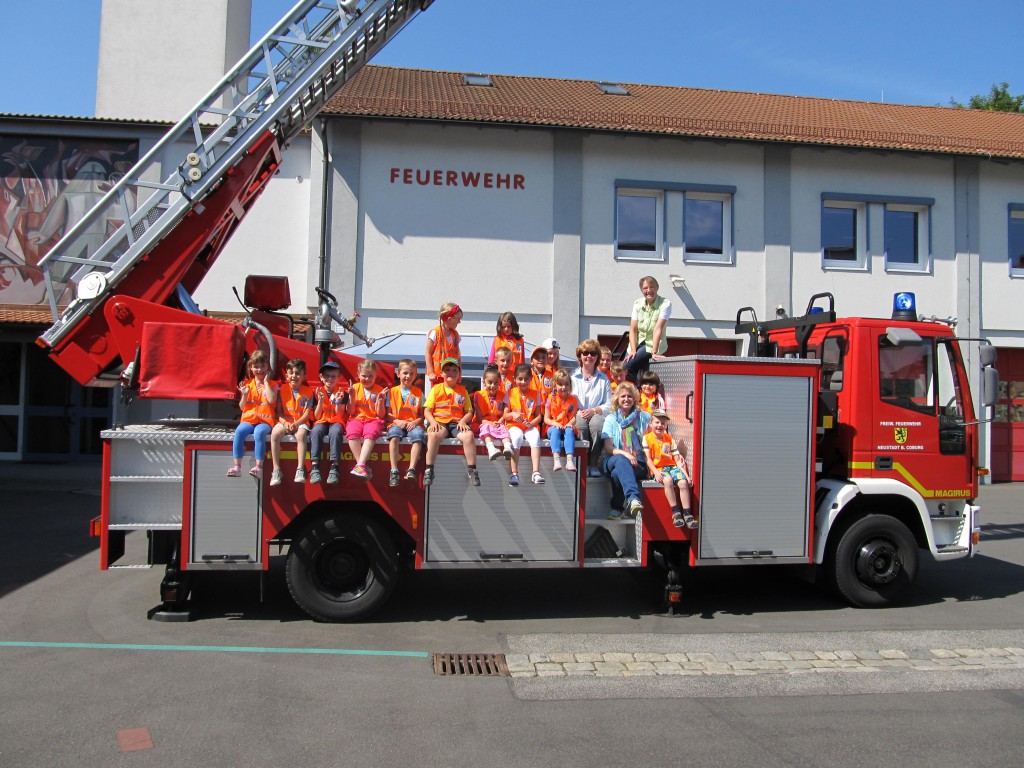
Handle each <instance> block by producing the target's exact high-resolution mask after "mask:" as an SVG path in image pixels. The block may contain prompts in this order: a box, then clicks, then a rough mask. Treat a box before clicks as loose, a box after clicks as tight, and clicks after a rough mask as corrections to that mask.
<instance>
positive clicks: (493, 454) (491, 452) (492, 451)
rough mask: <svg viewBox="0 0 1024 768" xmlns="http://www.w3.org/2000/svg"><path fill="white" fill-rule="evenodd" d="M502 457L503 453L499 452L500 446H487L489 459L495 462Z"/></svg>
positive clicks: (492, 444)
mask: <svg viewBox="0 0 1024 768" xmlns="http://www.w3.org/2000/svg"><path fill="white" fill-rule="evenodd" d="M499 456H501V451H499V450H498V446H496V445H495V444H494V443H488V444H487V458H488V459H490V460H491V461H494V460H495V459H496V458H498V457H499Z"/></svg>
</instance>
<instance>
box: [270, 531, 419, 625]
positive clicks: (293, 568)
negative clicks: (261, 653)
mask: <svg viewBox="0 0 1024 768" xmlns="http://www.w3.org/2000/svg"><path fill="white" fill-rule="evenodd" d="M398 573H399V569H398V553H397V552H396V550H395V544H394V541H393V540H392V538H391V534H390V533H388V531H387V529H386V528H385V527H384V526H383V525H381V524H380V523H379V522H377V521H376V520H374V519H372V518H370V517H367V516H366V515H362V514H359V513H351V514H345V513H339V514H337V515H334V516H333V517H328V518H321V519H319V520H315V521H313V522H312V523H310V525H309V526H307V527H306V528H305V529H303V530H302V532H301V533H300V534H299V535H298V536H297V537H296V538H295V539H294V540H293V541H292V545H291V548H290V549H289V550H288V561H287V564H286V565H285V580H286V581H287V583H288V591H289V592H290V593H291V596H292V599H293V600H295V602H296V604H297V605H298V606H299V607H300V608H302V610H304V611H305V612H306V613H308V614H309V615H310V616H312V617H313V618H315V619H320V620H321V621H356V620H358V619H362V618H365V617H367V616H369V615H370V614H371V613H373V612H374V611H376V610H377V609H378V608H380V607H381V606H382V605H384V603H385V602H386V601H387V599H388V597H390V596H391V593H392V592H393V591H394V589H395V585H396V584H397V583H398Z"/></svg>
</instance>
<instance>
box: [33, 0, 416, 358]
mask: <svg viewBox="0 0 1024 768" xmlns="http://www.w3.org/2000/svg"><path fill="white" fill-rule="evenodd" d="M432 2H433V0H333V1H332V2H327V1H326V0H303V1H302V2H299V3H298V4H296V5H295V7H294V8H292V10H291V11H290V12H289V13H288V14H287V15H286V16H285V17H284V18H283V19H282V20H281V21H280V22H279V23H278V24H277V26H276V27H275V28H274V29H273V30H271V31H270V32H269V33H268V34H267V35H266V36H265V37H264V38H263V39H262V40H260V41H259V42H258V43H257V44H256V45H255V46H254V47H253V48H252V50H250V51H249V53H248V54H247V55H246V56H245V57H244V58H243V59H242V61H241V62H239V64H238V65H236V66H235V68H234V69H232V70H231V71H230V72H228V73H227V74H226V75H225V76H224V78H223V79H222V80H221V81H220V82H219V83H218V84H217V85H216V87H215V88H214V89H213V90H212V91H211V92H210V93H209V94H208V95H207V96H206V97H205V98H204V99H203V100H202V101H200V102H199V103H198V104H197V105H196V106H195V107H194V108H193V109H192V110H191V111H190V112H189V114H187V115H186V116H185V117H183V118H182V119H181V120H180V121H179V122H178V123H177V124H176V125H175V126H174V127H173V128H172V129H171V130H170V131H169V132H168V133H167V134H166V135H165V136H164V137H163V138H162V139H161V140H160V141H159V142H158V143H157V144H156V145H155V146H154V147H153V148H152V149H151V150H150V151H149V152H147V153H146V155H145V156H144V157H143V158H142V159H141V160H140V161H139V162H138V163H137V164H136V165H135V167H134V168H132V170H131V171H129V172H128V174H127V175H126V176H125V177H124V178H122V179H121V180H120V181H119V182H118V183H117V184H115V185H114V186H113V187H112V188H111V189H110V190H109V191H108V192H107V193H106V194H105V195H104V196H103V198H102V199H101V200H100V201H99V202H98V203H97V204H96V205H95V206H94V207H93V208H92V209H91V210H90V211H88V212H87V213H86V214H85V216H84V217H83V218H82V219H81V220H80V221H78V222H77V223H76V224H75V226H74V227H72V228H71V229H70V230H69V231H68V232H67V234H65V236H64V237H63V238H62V239H61V240H60V242H58V243H57V244H56V245H55V246H54V248H53V249H52V250H51V251H50V253H49V254H47V256H46V257H45V258H44V259H43V260H42V261H41V262H40V266H41V267H42V269H43V274H44V278H45V281H46V290H47V296H48V299H49V304H50V311H51V313H52V314H53V318H54V324H53V325H52V326H51V327H50V328H49V329H48V330H47V331H46V332H45V333H44V334H43V335H42V336H41V337H40V339H39V343H40V344H41V345H42V346H45V347H48V348H50V349H54V348H55V347H57V346H58V345H60V344H62V343H67V341H68V339H69V337H70V336H71V335H73V333H74V331H75V329H76V327H78V325H79V324H80V323H81V322H82V321H83V320H85V319H86V318H88V317H89V316H90V315H92V314H93V313H95V312H97V310H99V309H100V308H101V306H102V304H103V302H104V301H105V299H106V298H107V297H108V296H110V295H112V294H113V292H114V291H113V289H114V288H115V287H116V286H117V285H118V283H120V282H121V281H122V280H123V279H124V278H125V277H126V276H127V275H128V274H129V273H130V272H131V270H132V269H133V267H134V266H135V265H136V264H137V263H138V262H139V261H140V260H142V259H143V258H144V257H145V256H146V255H147V254H148V253H149V252H150V251H152V249H153V248H154V247H155V246H156V245H157V244H158V243H159V242H160V241H161V240H162V239H164V238H165V237H166V236H167V235H168V234H169V233H171V232H172V231H173V230H174V229H175V228H176V227H177V226H178V225H179V224H180V223H181V222H182V220H183V219H184V218H185V217H186V215H187V214H188V213H189V212H190V211H193V210H194V211H196V212H201V211H202V210H203V207H202V201H203V199H204V198H206V197H207V196H208V195H210V194H211V193H212V192H213V191H214V190H216V188H217V186H218V184H220V183H221V182H222V181H223V180H224V178H225V176H226V175H228V174H230V172H231V169H232V168H233V167H234V166H235V165H236V164H237V163H238V162H239V161H240V160H241V159H242V158H243V156H244V155H245V153H246V152H247V151H248V150H249V149H250V148H251V147H253V145H254V144H255V143H256V142H258V141H259V140H260V138H261V137H265V136H267V134H271V135H272V136H273V137H275V138H276V140H277V143H278V144H279V145H284V144H285V143H286V142H287V141H288V140H289V139H290V138H291V137H293V136H295V135H296V134H297V133H298V132H299V131H301V130H302V129H303V128H304V127H305V125H307V124H308V123H309V121H310V120H312V118H313V117H314V116H315V115H316V114H317V113H318V112H319V111H320V110H321V109H323V107H324V105H325V104H326V103H327V101H328V100H329V99H330V98H331V97H332V96H333V95H334V94H335V93H336V92H337V91H338V90H339V89H340V88H341V87H342V86H343V85H344V84H345V83H346V82H348V80H349V79H351V78H352V77H353V76H354V75H355V74H356V72H358V71H359V70H360V69H361V68H362V66H363V64H365V63H366V62H368V61H369V60H370V59H371V58H372V57H373V56H374V55H375V54H376V53H377V51H379V50H380V49H381V48H382V47H383V46H384V44H385V43H387V41H388V40H390V39H391V38H392V37H394V35H395V34H397V33H398V31H399V30H401V29H402V27H404V26H405V24H406V23H407V22H408V21H410V20H411V19H412V18H413V17H414V16H415V15H416V14H417V13H418V12H419V11H421V10H424V9H426V8H427V6H429V5H430V4H431V3H432ZM172 76H173V73H172ZM167 169H170V170H169V171H168V170H167ZM267 181H269V177H267V178H265V179H263V184H265V183H266V182H267ZM241 215H244V212H240V214H239V219H240V218H241ZM200 218H201V217H200ZM178 266H179V267H180V266H181V265H178ZM167 274H168V275H172V274H180V269H175V270H170V269H169V270H167ZM167 283H168V284H167V285H159V286H152V285H151V286H150V287H149V291H148V293H149V294H150V295H151V296H155V300H156V301H161V302H162V301H163V300H165V299H166V298H167V296H168V295H170V293H171V291H173V290H174V289H175V287H176V284H177V281H176V280H171V279H168V280H167ZM62 305H63V306H64V309H63V310H62V309H61V307H62Z"/></svg>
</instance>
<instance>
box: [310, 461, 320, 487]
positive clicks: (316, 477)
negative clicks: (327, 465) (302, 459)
mask: <svg viewBox="0 0 1024 768" xmlns="http://www.w3.org/2000/svg"><path fill="white" fill-rule="evenodd" d="M320 479H321V478H320V467H318V466H317V465H316V464H314V465H313V468H312V469H311V470H309V482H311V483H312V484H313V485H320Z"/></svg>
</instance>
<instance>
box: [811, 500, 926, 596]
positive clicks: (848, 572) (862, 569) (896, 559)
mask: <svg viewBox="0 0 1024 768" xmlns="http://www.w3.org/2000/svg"><path fill="white" fill-rule="evenodd" d="M826 569H827V570H828V575H829V579H830V581H831V582H832V585H833V587H834V588H835V590H836V592H837V593H838V594H839V596H840V597H842V598H843V599H844V600H846V601H847V602H848V603H849V604H850V605H854V606H857V607H858V608H878V607H882V606H887V605H892V604H893V603H894V602H895V601H896V600H897V598H898V597H899V596H900V595H901V594H902V593H903V592H904V591H905V590H906V589H907V587H909V586H910V585H911V583H913V581H914V577H915V576H916V575H917V542H916V541H914V537H913V535H912V534H911V533H910V531H909V530H908V529H907V526H905V525H904V524H903V523H901V522H900V521H899V520H897V519H896V518H894V517H891V516H889V515H867V516H865V517H862V518H861V519H860V520H857V521H855V522H854V523H853V524H852V525H850V527H849V528H847V529H846V530H845V531H843V532H842V533H841V534H840V538H839V541H838V543H837V544H836V546H835V548H834V549H833V550H832V551H831V554H830V555H829V558H828V560H827V561H826Z"/></svg>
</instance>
